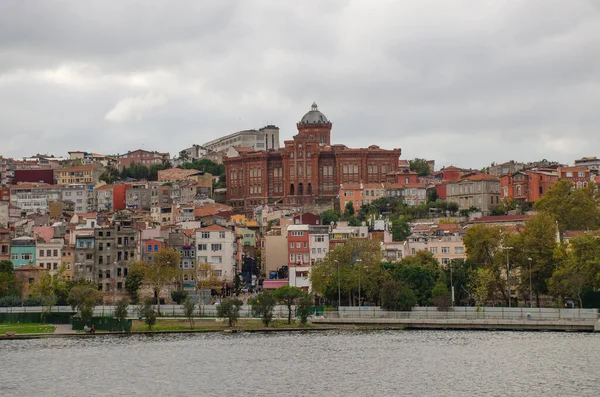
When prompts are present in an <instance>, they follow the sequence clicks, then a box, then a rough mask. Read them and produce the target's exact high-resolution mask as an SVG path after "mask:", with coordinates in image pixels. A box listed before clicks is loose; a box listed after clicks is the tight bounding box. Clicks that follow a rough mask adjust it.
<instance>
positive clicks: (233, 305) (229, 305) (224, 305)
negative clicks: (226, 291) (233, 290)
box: [217, 298, 243, 327]
mask: <svg viewBox="0 0 600 397" xmlns="http://www.w3.org/2000/svg"><path fill="white" fill-rule="evenodd" d="M242 304H243V302H242V301H241V300H239V299H237V298H227V299H225V300H224V301H222V302H221V303H220V304H219V306H218V307H217V316H219V317H220V318H226V319H227V321H228V322H229V326H230V327H233V326H234V325H235V323H237V321H238V319H239V318H240V307H242Z"/></svg>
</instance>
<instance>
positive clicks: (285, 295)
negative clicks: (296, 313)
mask: <svg viewBox="0 0 600 397" xmlns="http://www.w3.org/2000/svg"><path fill="white" fill-rule="evenodd" d="M303 293H304V291H302V290H301V289H300V288H298V287H291V286H289V285H285V286H283V287H279V288H277V289H276V290H275V291H274V292H273V296H274V297H275V299H277V301H279V303H281V304H282V305H285V306H287V308H288V324H291V323H292V306H293V305H295V304H296V302H297V301H298V299H299V298H300V297H301V296H302V294H303Z"/></svg>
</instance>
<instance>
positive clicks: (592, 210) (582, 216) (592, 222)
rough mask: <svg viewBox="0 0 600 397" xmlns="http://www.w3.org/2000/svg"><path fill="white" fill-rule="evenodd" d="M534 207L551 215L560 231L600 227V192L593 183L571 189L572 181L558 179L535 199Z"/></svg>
mask: <svg viewBox="0 0 600 397" xmlns="http://www.w3.org/2000/svg"><path fill="white" fill-rule="evenodd" d="M534 208H535V209H536V210H538V211H545V212H547V213H549V214H550V215H552V217H553V218H554V219H555V220H556V221H557V223H558V228H559V230H560V232H561V233H562V232H564V231H565V230H595V229H598V228H599V227H600V194H599V192H598V188H596V185H595V184H593V183H592V184H590V185H589V186H588V187H585V188H580V189H573V183H572V182H570V181H568V180H561V181H558V182H557V183H556V184H555V185H554V186H552V187H551V188H550V189H548V191H547V192H546V193H545V194H544V195H543V196H542V198H541V199H539V200H538V201H536V203H535V204H534Z"/></svg>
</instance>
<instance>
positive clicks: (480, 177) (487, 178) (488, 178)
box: [464, 174, 500, 181]
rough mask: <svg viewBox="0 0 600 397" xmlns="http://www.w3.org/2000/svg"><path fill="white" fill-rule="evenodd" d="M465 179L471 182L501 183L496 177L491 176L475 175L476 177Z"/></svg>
mask: <svg viewBox="0 0 600 397" xmlns="http://www.w3.org/2000/svg"><path fill="white" fill-rule="evenodd" d="M464 179H467V180H469V181H499V180H500V179H499V178H498V177H496V176H494V175H490V174H475V175H471V176H468V177H466V178H464Z"/></svg>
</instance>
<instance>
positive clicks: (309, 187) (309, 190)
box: [308, 183, 313, 196]
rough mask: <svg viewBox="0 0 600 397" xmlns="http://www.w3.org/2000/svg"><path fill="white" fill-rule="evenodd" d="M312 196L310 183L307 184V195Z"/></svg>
mask: <svg viewBox="0 0 600 397" xmlns="http://www.w3.org/2000/svg"><path fill="white" fill-rule="evenodd" d="M312 194H313V193H312V183H309V184H308V195H309V196H312Z"/></svg>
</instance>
